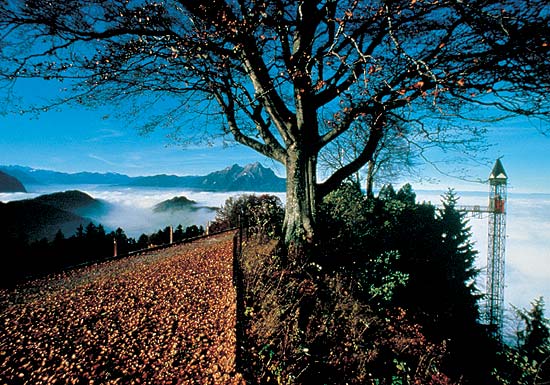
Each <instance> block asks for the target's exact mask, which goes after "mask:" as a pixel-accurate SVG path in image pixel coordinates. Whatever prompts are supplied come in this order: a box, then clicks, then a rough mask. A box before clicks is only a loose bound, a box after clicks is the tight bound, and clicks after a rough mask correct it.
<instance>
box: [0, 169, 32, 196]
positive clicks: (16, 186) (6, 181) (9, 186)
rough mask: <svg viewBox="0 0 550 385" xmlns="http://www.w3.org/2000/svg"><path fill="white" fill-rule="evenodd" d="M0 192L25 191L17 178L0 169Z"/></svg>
mask: <svg viewBox="0 0 550 385" xmlns="http://www.w3.org/2000/svg"><path fill="white" fill-rule="evenodd" d="M0 192H10V193H11V192H27V190H26V189H25V186H23V183H21V181H19V180H18V179H17V178H15V177H13V176H11V175H8V174H6V173H5V172H2V171H0Z"/></svg>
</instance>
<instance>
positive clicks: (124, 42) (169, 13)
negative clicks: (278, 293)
mask: <svg viewBox="0 0 550 385" xmlns="http://www.w3.org/2000/svg"><path fill="white" fill-rule="evenodd" d="M549 16H550V10H549V6H548V5H547V2H546V1H544V0H506V1H494V0H473V1H467V2H465V1H460V0H447V1H445V0H441V1H440V0H435V1H425V0H395V1H388V0H385V1H382V0H379V1H358V0H338V1H336V0H314V1H313V0H312V1H287V0H270V1H253V0H210V1H158V2H156V1H150V0H109V1H106V0H76V1H71V2H52V1H49V0H26V1H9V2H7V1H4V2H2V3H0V27H1V29H2V31H4V32H3V33H2V54H1V55H2V56H1V62H2V64H1V67H0V73H1V75H2V78H3V80H5V81H7V82H8V83H9V82H11V81H13V80H14V79H18V78H25V77H42V78H45V79H59V80H71V82H70V86H69V87H68V88H69V89H68V90H67V96H66V97H65V99H66V100H70V101H74V102H76V103H84V104H96V103H101V102H103V103H104V102H109V103H111V102H113V101H122V102H127V101H128V99H133V98H136V97H137V98H138V99H135V100H136V101H137V102H138V105H137V106H138V107H139V105H140V104H139V103H140V101H141V102H143V100H144V99H143V97H144V96H146V97H147V103H153V104H155V103H156V112H157V113H155V114H151V112H150V110H146V111H145V112H146V113H147V114H150V115H151V116H150V127H154V126H156V125H158V124H161V123H162V122H164V123H166V124H169V125H171V126H173V127H175V128H177V127H178V126H179V125H182V124H183V123H184V122H188V121H189V117H190V116H191V115H190V114H191V113H192V112H194V113H196V114H197V115H195V116H198V117H199V118H198V119H199V120H198V122H200V125H197V126H195V129H196V130H195V131H193V132H191V133H188V134H186V135H187V136H195V137H196V136H198V135H201V134H202V133H203V132H206V133H207V134H213V133H215V132H218V133H222V134H227V135H230V136H232V137H233V138H234V140H236V141H237V142H239V143H241V144H244V145H246V146H249V147H251V148H253V149H254V150H256V151H258V152H259V153H261V154H263V155H265V156H267V157H269V158H272V159H274V160H276V161H278V162H280V163H282V164H284V165H285V167H286V175H287V202H286V213H285V239H286V241H287V243H292V242H298V243H300V242H302V241H303V240H306V241H309V242H314V239H315V231H316V230H315V229H316V211H317V206H318V202H319V201H320V199H321V198H322V197H323V196H325V195H326V194H327V193H329V192H330V191H332V190H334V189H335V188H336V187H337V186H338V185H339V184H340V183H341V182H342V181H343V180H344V179H346V178H347V177H349V176H350V175H352V174H353V173H355V172H357V171H358V170H359V169H360V168H361V167H363V166H364V165H365V164H366V163H367V162H368V161H370V160H372V159H373V157H374V156H375V154H376V151H377V150H378V149H379V146H380V144H381V143H383V139H384V138H386V137H392V136H395V135H398V136H400V137H403V138H405V139H406V140H414V141H429V142H438V141H451V142H454V143H455V144H460V143H467V141H468V140H469V138H471V135H472V134H475V133H476V130H477V128H476V127H470V129H463V130H461V131H460V132H458V133H457V132H456V131H454V130H450V129H449V124H450V122H452V121H453V120H455V119H462V118H468V117H472V115H471V114H469V108H471V107H473V106H475V108H477V109H478V111H479V110H482V111H484V112H487V113H488V114H492V115H493V117H495V118H502V117H504V116H508V115H517V114H522V115H528V116H538V117H547V116H548V113H549V104H548V98H547V97H546V94H547V92H548V90H549V86H550V81H549V80H550V60H549V57H550V55H548V53H549V50H550V45H549V41H548V39H549V38H548V36H550V22H549ZM139 98H142V99H139ZM128 105H129V104H128ZM142 110H143V109H142ZM204 115H208V116H209V117H210V116H213V117H218V118H219V120H217V122H216V123H212V124H209V125H208V124H207V125H205V124H204V119H203V118H204ZM209 122H210V123H211V122H212V121H211V120H209ZM202 127H206V128H202ZM205 130H206V131H205ZM354 131H361V132H362V133H363V137H364V138H365V140H364V144H362V145H361V148H360V149H358V151H357V152H356V155H355V156H354V157H353V159H350V160H349V161H347V163H346V164H344V165H342V166H341V167H339V168H337V169H336V170H334V172H333V173H332V174H331V175H329V176H328V177H327V178H326V179H325V180H323V181H319V180H318V177H317V161H318V157H319V155H320V154H321V153H322V152H323V151H330V149H331V144H333V143H334V142H335V141H336V140H338V139H339V138H342V137H343V136H345V135H350V134H351V133H353V132H354ZM455 134H456V135H457V136H454V135H455Z"/></svg>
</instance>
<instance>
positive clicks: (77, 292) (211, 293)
mask: <svg viewBox="0 0 550 385" xmlns="http://www.w3.org/2000/svg"><path fill="white" fill-rule="evenodd" d="M232 235H233V234H231V233H225V234H222V235H218V236H215V237H210V238H206V239H203V240H200V241H197V242H194V243H191V244H183V245H179V246H173V247H171V248H167V249H164V250H159V251H156V252H152V253H147V254H144V255H140V256H135V257H130V258H125V259H121V260H116V261H111V262H108V263H103V264H100V265H95V266H90V267H86V268H82V269H79V270H74V271H72V272H69V273H65V274H63V275H59V276H54V277H50V278H49V279H45V280H39V281H34V282H30V283H28V284H27V285H25V286H22V287H18V288H16V289H14V290H11V291H5V290H4V291H2V290H0V308H1V309H3V310H2V312H0V325H2V328H3V332H2V333H0V346H2V347H3V348H2V351H0V361H1V362H3V363H2V365H0V383H2V384H4V383H9V384H16V383H17V384H18V383H28V384H46V383H51V384H53V383H91V382H90V380H91V379H94V380H96V381H97V379H101V383H102V384H105V385H109V384H176V383H177V384H244V381H243V380H242V377H241V376H240V374H238V373H236V372H235V341H236V336H235V325H236V320H235V312H236V298H235V297H236V294H235V289H234V288H233V284H232ZM44 379H47V381H46V380H44Z"/></svg>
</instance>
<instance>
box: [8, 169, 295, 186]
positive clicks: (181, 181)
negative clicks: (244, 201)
mask: <svg viewBox="0 0 550 385" xmlns="http://www.w3.org/2000/svg"><path fill="white" fill-rule="evenodd" d="M0 171H1V172H3V173H5V174H7V175H8V176H11V177H13V178H16V179H17V180H19V181H20V182H21V184H22V185H24V186H28V185H83V184H104V185H116V186H132V187H180V188H188V189H193V190H201V191H256V192H259V191H262V192H283V191H285V179H284V178H281V177H278V176H277V175H275V173H274V172H273V170H271V169H270V168H266V167H264V166H262V165H261V164H260V163H258V162H256V163H251V164H248V165H246V166H244V167H242V166H239V165H237V164H234V165H233V166H230V167H227V168H225V169H223V170H220V171H215V172H212V173H209V174H207V175H203V176H198V175H197V176H178V175H166V174H160V175H153V176H138V177H130V176H128V175H124V174H118V173H95V172H79V173H63V172H58V171H50V170H40V169H33V168H30V167H24V166H0Z"/></svg>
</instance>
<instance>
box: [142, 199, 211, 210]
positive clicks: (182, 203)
mask: <svg viewBox="0 0 550 385" xmlns="http://www.w3.org/2000/svg"><path fill="white" fill-rule="evenodd" d="M201 209H207V210H216V209H215V208H212V207H204V206H200V205H199V204H198V203H197V202H195V201H194V200H191V199H189V198H187V197H184V196H179V197H174V198H172V199H168V200H165V201H162V202H160V203H158V204H157V205H155V207H154V208H153V210H154V211H155V212H166V211H197V210H201Z"/></svg>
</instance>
